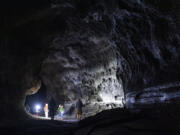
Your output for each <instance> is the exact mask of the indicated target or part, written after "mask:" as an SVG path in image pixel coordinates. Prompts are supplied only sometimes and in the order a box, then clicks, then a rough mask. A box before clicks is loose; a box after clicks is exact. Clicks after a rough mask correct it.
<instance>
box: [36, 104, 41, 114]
mask: <svg viewBox="0 0 180 135" xmlns="http://www.w3.org/2000/svg"><path fill="white" fill-rule="evenodd" d="M35 109H36V112H37V113H38V112H39V111H40V109H41V106H40V105H36V106H35Z"/></svg>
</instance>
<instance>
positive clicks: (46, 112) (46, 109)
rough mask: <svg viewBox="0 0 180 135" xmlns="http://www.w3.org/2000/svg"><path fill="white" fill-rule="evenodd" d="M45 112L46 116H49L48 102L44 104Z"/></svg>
mask: <svg viewBox="0 0 180 135" xmlns="http://www.w3.org/2000/svg"><path fill="white" fill-rule="evenodd" d="M44 113H45V117H46V118H48V113H49V109H48V104H45V106H44Z"/></svg>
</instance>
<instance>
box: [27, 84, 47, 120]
mask: <svg viewBox="0 0 180 135" xmlns="http://www.w3.org/2000/svg"><path fill="white" fill-rule="evenodd" d="M46 102H47V89H46V86H45V85H44V84H43V83H42V84H41V87H40V89H39V90H38V92H37V93H35V94H32V95H28V96H26V100H25V104H24V109H25V111H26V112H27V113H28V114H30V115H32V116H37V115H38V116H42V117H43V116H44V110H43V108H44V106H45V104H46Z"/></svg>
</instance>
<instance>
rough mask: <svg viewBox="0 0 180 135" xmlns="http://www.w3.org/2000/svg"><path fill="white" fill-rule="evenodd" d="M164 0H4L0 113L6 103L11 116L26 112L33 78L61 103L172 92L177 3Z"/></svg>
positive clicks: (178, 47) (175, 86) (179, 63)
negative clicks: (26, 101) (26, 102)
mask: <svg viewBox="0 0 180 135" xmlns="http://www.w3.org/2000/svg"><path fill="white" fill-rule="evenodd" d="M168 2H170V0H169V1H168V0H166V5H167V3H168ZM164 3H165V2H164V1H162V0H160V1H158V2H157V3H155V2H154V1H146V0H143V1H141V0H136V1H134V0H113V1H106V0H101V1H99V0H89V1H86V2H85V1H83V0H77V1H69V0H68V1H63V0H62V1H54V0H51V1H46V0H45V1H42V0H39V1H35V0H32V1H29V2H23V1H18V2H17V1H13V2H9V1H6V2H4V3H3V4H2V5H1V6H2V8H1V9H2V10H3V11H4V12H1V14H0V15H1V20H2V21H1V22H0V23H1V24H0V28H1V32H0V35H1V37H0V56H1V57H0V61H1V63H2V64H1V66H0V74H1V76H0V84H1V85H0V90H1V95H0V97H1V100H0V101H1V102H0V106H1V107H2V108H3V109H2V110H3V111H2V112H1V116H2V117H4V119H6V118H7V117H8V116H9V114H10V113H11V112H12V110H15V112H16V114H15V115H14V116H12V118H9V119H13V118H14V119H17V118H19V117H21V115H22V114H24V113H21V112H23V107H22V106H23V102H24V99H25V95H26V94H27V91H28V90H29V89H31V88H32V87H35V86H33V85H34V83H33V82H34V81H35V80H36V81H37V82H38V81H39V80H41V81H43V83H44V84H45V85H47V88H48V90H49V91H50V92H51V93H53V96H54V97H55V98H56V100H57V102H59V103H60V102H65V101H69V100H70V101H72V100H74V98H76V97H79V96H80V97H82V98H83V102H84V103H86V104H88V103H89V102H90V103H92V102H98V103H99V104H100V102H102V101H103V98H104V97H105V96H104V95H106V94H107V95H108V96H109V97H110V98H111V101H112V100H113V101H116V99H117V100H121V102H122V99H123V98H124V97H123V96H124V94H125V98H126V102H127V106H131V105H132V104H135V103H137V104H141V103H142V104H144V103H150V102H152V103H154V102H160V101H163V102H164V101H165V100H173V99H178V98H179V96H178V93H177V92H178V90H179V80H180V72H179V67H180V56H179V52H180V38H179V31H178V28H179V21H178V20H179V16H178V14H174V13H173V12H176V13H178V8H176V7H177V5H179V2H178V1H177V0H174V3H172V2H171V6H172V7H173V8H170V9H169V8H167V6H164V5H163V4H164ZM158 5H159V6H158ZM162 7H163V8H162ZM162 9H167V10H162ZM172 11H173V12H172ZM36 81H35V82H36ZM36 90H37V89H36ZM36 90H35V91H36ZM118 90H119V91H118ZM174 95H177V96H174ZM109 97H108V98H109ZM118 97H120V98H118ZM108 100H109V99H106V98H105V99H104V101H108ZM9 106H10V107H9ZM9 108H11V109H9ZM105 108H106V107H104V108H103V109H105ZM10 110H11V111H10ZM17 116H18V117H17Z"/></svg>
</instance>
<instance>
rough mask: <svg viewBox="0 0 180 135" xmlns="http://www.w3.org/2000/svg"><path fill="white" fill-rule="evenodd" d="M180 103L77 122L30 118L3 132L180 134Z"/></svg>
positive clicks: (29, 134)
mask: <svg viewBox="0 0 180 135" xmlns="http://www.w3.org/2000/svg"><path fill="white" fill-rule="evenodd" d="M179 113H180V106H179V105H170V106H168V105H167V106H156V107H154V108H146V109H141V110H139V109H136V110H134V109H132V110H129V109H128V110H127V109H113V110H106V111H103V112H101V113H99V114H97V115H95V116H92V117H88V118H86V119H84V120H81V121H77V122H65V121H56V120H55V121H51V120H36V121H35V120H30V121H26V122H25V123H24V124H22V125H18V126H14V127H1V128H0V132H1V135H4V134H8V135H9V134H13V135H35V134H37V135H179V134H180V115H179Z"/></svg>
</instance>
